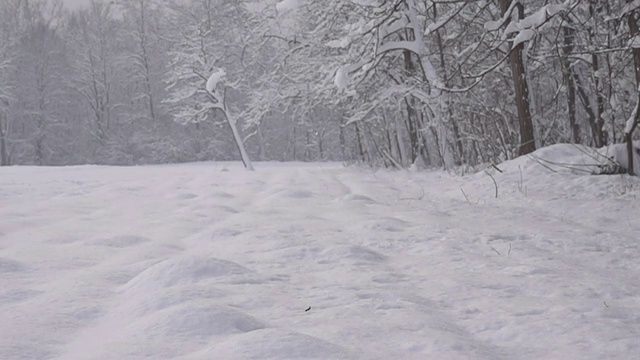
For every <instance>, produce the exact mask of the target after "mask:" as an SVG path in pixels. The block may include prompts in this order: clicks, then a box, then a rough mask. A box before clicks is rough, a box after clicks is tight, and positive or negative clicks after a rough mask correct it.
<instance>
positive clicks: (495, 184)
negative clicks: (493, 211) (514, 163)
mask: <svg viewBox="0 0 640 360" xmlns="http://www.w3.org/2000/svg"><path fill="white" fill-rule="evenodd" d="M484 172H485V173H486V174H487V175H489V177H490V178H491V180H493V186H495V188H496V199H497V198H498V183H497V182H496V179H495V178H494V177H493V175H491V174H490V173H489V172H488V171H486V170H485V171H484ZM501 172H502V171H501Z"/></svg>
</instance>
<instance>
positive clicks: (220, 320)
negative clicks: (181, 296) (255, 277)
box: [123, 304, 265, 338]
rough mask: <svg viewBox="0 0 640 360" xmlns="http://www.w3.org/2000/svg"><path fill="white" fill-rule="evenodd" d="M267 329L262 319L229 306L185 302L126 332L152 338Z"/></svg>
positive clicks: (140, 321) (142, 321)
mask: <svg viewBox="0 0 640 360" xmlns="http://www.w3.org/2000/svg"><path fill="white" fill-rule="evenodd" d="M263 328H265V325H264V324H263V323H262V322H261V321H259V320H258V319H256V318H254V317H252V316H250V315H247V314H245V313H242V312H240V311H237V310H235V309H232V308H229V307H226V306H222V305H211V304H183V305H177V306H172V307H169V308H167V309H165V310H161V311H157V312H154V313H153V314H152V315H149V316H147V317H144V318H143V319H142V320H139V321H136V322H134V323H132V324H131V325H130V326H129V328H128V329H127V331H125V332H130V333H132V334H145V337H150V338H175V337H180V338H191V337H199V338H206V337H211V336H223V335H232V334H239V333H246V332H250V331H254V330H258V329H263ZM123 335H124V334H123Z"/></svg>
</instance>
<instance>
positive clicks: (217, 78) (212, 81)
mask: <svg viewBox="0 0 640 360" xmlns="http://www.w3.org/2000/svg"><path fill="white" fill-rule="evenodd" d="M226 75H227V73H226V72H225V71H224V70H223V69H219V70H218V71H216V72H214V73H213V74H211V76H209V80H207V86H206V89H207V91H208V92H214V91H215V90H216V87H218V84H219V83H220V82H221V81H222V79H223V78H224V77H225V76H226Z"/></svg>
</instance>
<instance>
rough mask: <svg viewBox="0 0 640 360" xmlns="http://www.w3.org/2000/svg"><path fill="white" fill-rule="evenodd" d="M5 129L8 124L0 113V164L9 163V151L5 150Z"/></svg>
mask: <svg viewBox="0 0 640 360" xmlns="http://www.w3.org/2000/svg"><path fill="white" fill-rule="evenodd" d="M5 119H6V116H5ZM5 121H6V120H5ZM7 130H8V126H7V125H6V123H5V122H4V121H3V117H2V114H1V113H0V166H8V165H9V151H8V150H7V132H8V131H7Z"/></svg>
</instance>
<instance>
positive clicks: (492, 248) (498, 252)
mask: <svg viewBox="0 0 640 360" xmlns="http://www.w3.org/2000/svg"><path fill="white" fill-rule="evenodd" d="M491 250H493V251H495V252H496V254H498V255H502V254H500V251H498V250H496V248H494V247H493V246H491Z"/></svg>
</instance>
